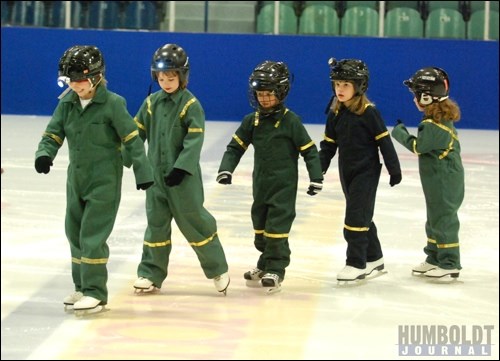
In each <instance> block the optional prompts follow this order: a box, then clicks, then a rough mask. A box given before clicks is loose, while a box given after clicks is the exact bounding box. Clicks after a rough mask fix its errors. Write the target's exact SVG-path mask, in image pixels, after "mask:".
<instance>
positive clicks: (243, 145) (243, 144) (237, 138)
mask: <svg viewBox="0 0 500 361" xmlns="http://www.w3.org/2000/svg"><path fill="white" fill-rule="evenodd" d="M233 139H234V140H235V141H236V143H238V144H239V145H240V146H241V147H242V148H243V149H245V150H247V149H248V146H247V145H245V143H243V141H242V140H241V139H240V137H238V136H237V135H236V134H235V135H233Z"/></svg>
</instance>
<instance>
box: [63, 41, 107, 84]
mask: <svg viewBox="0 0 500 361" xmlns="http://www.w3.org/2000/svg"><path fill="white" fill-rule="evenodd" d="M103 73H104V59H103V57H102V53H101V51H100V50H99V49H98V48H97V47H95V46H90V45H76V46H72V47H71V48H69V49H68V50H66V51H65V52H64V54H63V56H62V57H61V59H60V60H59V79H60V80H62V81H63V82H65V83H68V82H69V81H80V80H85V79H89V80H90V81H91V83H92V84H93V85H95V84H96V83H97V81H98V80H99V78H98V77H99V76H101V75H102V74H103Z"/></svg>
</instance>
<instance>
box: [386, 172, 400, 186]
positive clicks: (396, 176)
mask: <svg viewBox="0 0 500 361" xmlns="http://www.w3.org/2000/svg"><path fill="white" fill-rule="evenodd" d="M402 178H403V177H402V176H401V173H398V174H391V179H390V180H389V184H390V185H391V187H394V186H395V185H396V184H399V183H401V179H402Z"/></svg>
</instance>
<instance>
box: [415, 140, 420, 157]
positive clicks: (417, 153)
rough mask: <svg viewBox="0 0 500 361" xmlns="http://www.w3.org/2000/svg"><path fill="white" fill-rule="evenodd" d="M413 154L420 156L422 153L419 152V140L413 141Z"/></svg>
mask: <svg viewBox="0 0 500 361" xmlns="http://www.w3.org/2000/svg"><path fill="white" fill-rule="evenodd" d="M413 153H415V154H416V155H420V153H419V152H417V140H416V139H414V140H413Z"/></svg>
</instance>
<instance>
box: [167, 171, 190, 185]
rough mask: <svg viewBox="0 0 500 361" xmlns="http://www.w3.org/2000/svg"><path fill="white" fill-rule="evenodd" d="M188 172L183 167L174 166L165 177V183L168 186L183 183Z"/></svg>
mask: <svg viewBox="0 0 500 361" xmlns="http://www.w3.org/2000/svg"><path fill="white" fill-rule="evenodd" d="M186 174H187V172H186V171H185V170H183V169H179V168H174V169H172V171H171V172H170V173H169V174H167V176H166V177H165V178H164V180H165V184H166V185H167V187H174V186H178V185H179V184H181V182H182V180H183V179H184V177H185V176H186Z"/></svg>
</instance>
